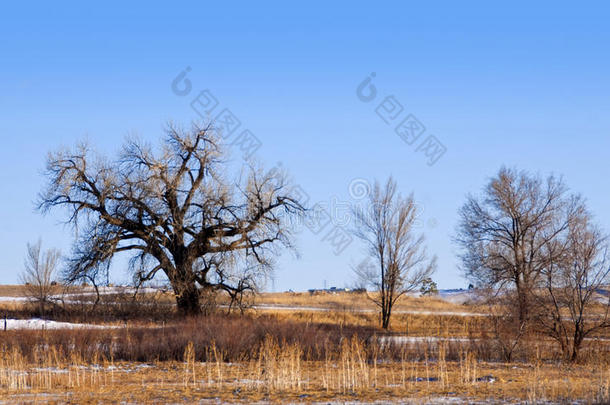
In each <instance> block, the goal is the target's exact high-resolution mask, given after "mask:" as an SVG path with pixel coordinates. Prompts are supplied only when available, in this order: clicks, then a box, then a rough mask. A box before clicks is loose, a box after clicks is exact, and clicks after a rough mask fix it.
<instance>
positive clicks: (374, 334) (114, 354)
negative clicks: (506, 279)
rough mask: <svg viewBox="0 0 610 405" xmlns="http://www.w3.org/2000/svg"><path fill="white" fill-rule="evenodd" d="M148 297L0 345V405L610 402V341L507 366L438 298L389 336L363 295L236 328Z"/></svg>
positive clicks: (406, 307)
mask: <svg viewBox="0 0 610 405" xmlns="http://www.w3.org/2000/svg"><path fill="white" fill-rule="evenodd" d="M87 292H88V290H86V291H85V290H82V289H80V290H79V288H74V289H73V290H72V291H70V294H72V295H73V296H77V295H78V294H83V293H87ZM22 295H23V292H22V291H21V290H20V288H19V287H18V286H12V287H9V286H2V287H0V296H3V297H20V296H22ZM144 295H147V294H144ZM148 295H149V296H148V298H146V297H144V298H141V299H140V300H139V301H136V302H133V303H132V304H131V306H130V307H127V306H124V305H126V304H124V303H122V301H121V300H124V299H126V298H125V297H124V296H123V295H121V294H106V295H105V296H104V297H103V301H102V302H101V303H100V304H99V305H100V311H109V310H110V309H111V307H120V308H122V309H121V311H124V312H120V311H119V310H118V309H116V310H115V311H116V312H115V313H113V314H115V315H112V316H106V317H103V316H100V315H99V314H96V313H95V311H93V310H92V309H91V305H90V304H87V305H88V306H84V305H80V306H79V304H74V303H72V304H69V305H68V304H67V305H68V307H69V309H70V311H69V312H65V313H64V312H62V311H59V310H58V311H55V312H53V313H51V314H49V316H48V318H54V319H57V320H61V321H64V322H85V323H87V324H95V325H97V326H98V328H95V329H94V328H86V327H79V328H74V329H64V328H59V329H53V328H51V327H50V328H48V329H42V330H40V329H37V330H23V329H14V330H6V331H0V398H1V400H0V403H106V402H117V403H119V402H122V403H197V402H200V403H217V402H219V401H220V402H230V403H252V402H259V403H266V402H277V403H285V402H292V403H308V402H314V403H316V402H319V403H329V402H330V403H342V402H350V403H354V402H356V403H359V402H360V403H370V402H375V401H390V402H396V401H399V402H407V403H409V402H411V403H445V402H447V401H454V402H455V403H461V402H463V403H472V402H473V401H480V403H498V402H503V403H514V402H523V401H527V402H528V403H537V402H540V403H544V402H548V403H564V402H566V401H569V402H574V401H577V402H579V403H608V402H609V401H610V361H609V360H610V356H609V353H610V350H609V349H610V346H609V345H608V341H607V339H608V338H610V336H605V335H600V336H598V337H597V338H596V339H593V340H589V341H587V343H586V345H585V346H586V347H585V348H584V350H583V353H582V356H581V360H580V361H579V362H578V363H576V364H568V363H564V362H562V361H561V356H560V352H559V348H558V347H557V345H556V344H555V343H554V342H553V341H551V340H549V339H548V338H545V337H543V336H542V335H536V334H532V335H531V336H529V337H528V339H527V340H525V341H524V344H523V345H522V347H521V348H520V349H519V351H518V352H517V354H516V356H515V358H514V360H513V362H511V363H505V362H504V361H503V360H502V358H501V356H500V354H499V352H498V347H497V345H496V343H495V342H494V339H493V338H492V336H491V335H490V333H489V330H490V325H489V319H488V318H489V317H487V316H484V315H485V314H484V308H480V307H476V306H473V305H469V304H454V303H450V302H446V301H443V300H441V299H438V298H416V297H406V298H405V299H404V300H402V302H400V304H399V305H398V306H397V308H396V312H395V315H394V318H393V320H392V324H391V329H390V331H388V332H386V331H383V330H381V329H380V328H379V327H378V325H379V319H378V315H377V313H376V312H375V307H374V306H373V304H372V303H371V301H370V300H368V299H367V298H366V296H365V295H364V294H362V293H360V294H356V293H335V294H329V293H318V294H313V295H312V294H309V293H277V294H262V295H260V296H258V297H257V298H256V300H255V302H254V307H253V308H251V309H249V310H247V311H246V312H245V314H243V315H239V314H232V315H227V314H226V307H224V306H223V305H224V304H226V300H225V299H224V298H222V297H220V298H219V299H218V300H217V302H218V303H219V304H220V306H219V308H218V310H217V312H216V313H213V314H210V315H206V316H201V317H197V318H189V319H180V318H179V317H177V316H176V315H175V314H174V310H173V307H172V306H171V298H172V297H171V296H170V295H169V293H160V294H151V293H149V294H148ZM151 302H154V303H156V305H155V306H151ZM111 303H113V305H111ZM79 308H80V309H83V308H85V309H84V310H83V311H84V312H79V311H78V309H79ZM0 311H2V312H4V314H5V316H7V317H8V318H11V319H14V318H28V317H32V316H33V314H32V313H31V311H32V309H31V308H30V307H29V306H28V303H27V302H26V301H24V300H17V301H15V300H13V301H11V300H10V299H6V298H3V301H0ZM116 314H118V315H116ZM0 329H2V328H1V322H0Z"/></svg>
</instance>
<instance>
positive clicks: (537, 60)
mask: <svg viewBox="0 0 610 405" xmlns="http://www.w3.org/2000/svg"><path fill="white" fill-rule="evenodd" d="M59 3H60V2H53V3H51V4H49V3H46V2H45V3H43V2H41V3H40V4H28V5H25V4H20V5H19V6H14V5H6V4H5V5H3V7H2V12H1V13H0V55H1V58H2V59H1V63H0V88H1V90H2V91H1V92H0V136H1V137H2V138H1V139H2V144H1V145H2V147H1V148H0V169H1V170H0V190H1V191H2V200H1V202H0V207H1V210H0V215H1V218H2V220H1V223H0V253H1V254H2V258H1V260H0V282H2V283H13V282H16V281H17V279H18V277H17V274H18V273H19V271H20V270H21V269H22V266H23V256H24V253H25V245H26V242H27V241H34V240H36V239H37V238H39V237H40V238H42V239H43V240H44V242H45V244H46V246H55V247H58V248H61V249H63V250H64V252H66V253H67V252H68V248H69V245H70V241H71V239H72V234H71V232H70V230H69V229H66V228H64V227H62V226H61V225H58V221H59V220H60V219H61V218H60V216H58V215H57V216H54V215H50V216H47V217H42V216H41V215H40V214H38V213H36V212H35V211H34V206H33V201H34V199H35V198H36V193H37V192H38V191H39V190H40V188H41V185H42V183H43V179H42V177H41V171H42V168H43V164H44V158H45V155H46V153H47V152H48V151H49V150H52V149H55V148H57V147H58V146H60V145H71V144H73V143H74V142H75V141H77V140H79V139H83V138H84V137H88V139H89V140H90V141H91V142H92V143H93V144H95V145H97V146H98V147H99V148H100V149H101V150H104V151H107V152H108V153H112V152H113V151H115V150H116V149H117V148H118V146H119V145H120V144H121V142H122V140H123V138H124V137H125V136H126V135H127V134H129V133H137V134H140V135H141V136H142V137H145V138H147V139H150V140H153V141H154V140H157V139H159V137H160V136H161V128H162V126H163V124H164V123H165V122H166V121H167V120H170V119H172V120H176V121H178V122H189V121H190V120H192V119H194V118H196V115H195V114H194V112H193V111H192V110H191V108H190V106H189V103H190V101H191V99H192V98H193V97H194V96H196V93H198V92H199V91H201V90H203V89H206V88H207V89H210V90H211V91H212V92H213V93H214V95H215V96H216V97H217V98H218V100H219V101H220V104H221V106H223V107H227V108H230V109H231V110H232V111H233V112H234V113H235V115H236V116H238V117H239V119H240V120H241V122H242V125H243V127H244V128H249V129H250V130H251V131H252V132H253V133H254V134H255V135H256V136H257V137H258V138H259V139H260V140H261V141H262V143H263V146H262V147H261V148H260V150H259V151H258V156H259V157H260V159H261V160H262V161H263V162H265V163H266V164H267V165H269V166H272V165H274V164H276V163H277V162H282V163H283V164H284V166H285V167H287V168H288V169H289V170H290V171H291V173H292V175H293V176H294V178H295V179H296V181H297V182H298V183H299V184H300V185H302V187H303V188H304V189H305V190H307V192H308V193H309V194H310V197H311V200H312V201H327V202H329V201H331V200H332V199H333V198H337V199H338V200H340V201H349V199H350V197H349V194H348V186H349V184H350V182H351V181H352V179H354V178H364V179H369V180H372V179H374V178H379V179H385V178H386V177H387V176H388V175H390V174H392V175H394V176H395V178H396V179H397V181H398V183H399V186H400V189H401V190H402V191H403V192H404V193H408V192H410V191H414V192H415V196H416V198H417V200H418V201H420V203H421V205H422V206H423V207H424V213H423V216H422V223H423V228H422V230H424V231H425V233H426V235H427V239H428V246H429V250H430V252H431V253H434V254H436V255H438V257H439V269H438V272H437V274H436V276H435V279H436V280H437V281H438V283H439V285H440V287H443V288H451V287H462V286H465V285H466V282H465V281H464V280H463V279H462V278H461V277H460V274H459V272H458V270H457V268H456V265H457V259H456V257H455V248H454V246H453V245H452V243H451V235H452V234H453V232H454V229H455V224H456V217H457V215H456V211H457V209H458V208H459V206H460V205H461V204H462V203H463V201H464V197H465V195H466V193H468V192H476V191H478V190H480V189H481V187H482V186H483V184H484V183H485V182H486V181H487V179H488V178H489V177H490V176H491V175H493V174H494V173H495V172H496V171H497V170H498V168H499V167H500V166H501V165H502V164H506V165H509V166H517V167H519V168H524V169H528V170H532V171H539V172H541V173H543V174H545V173H549V172H555V173H559V174H563V175H564V176H565V179H566V181H567V183H568V184H569V185H570V186H571V188H572V189H573V190H575V191H578V192H581V193H583V194H584V195H585V196H586V197H587V199H588V201H589V205H590V207H591V209H592V210H593V212H594V213H595V214H596V216H597V219H598V221H599V222H600V224H601V225H602V226H603V227H604V228H605V229H606V230H610V212H609V211H608V197H609V196H610V192H609V191H608V183H609V181H608V177H609V175H610V169H609V168H608V159H607V156H608V151H609V150H610V140H609V137H608V134H609V132H610V114H609V112H610V111H609V107H610V97H609V94H610V92H609V90H610V79H609V73H608V72H610V24H608V21H610V8H609V7H608V6H606V5H604V3H602V2H600V3H578V5H576V4H575V3H560V2H545V3H543V2H536V4H535V5H534V4H533V2H521V3H517V2H510V3H509V2H507V3H506V5H504V6H500V5H497V3H496V2H493V3H494V4H493V5H492V4H491V2H459V3H457V2H411V3H407V2H396V3H383V2H369V3H357V2H351V1H350V2H345V3H338V2H328V1H325V2H302V3H300V5H299V6H296V5H295V3H292V2H278V3H269V2H243V3H239V2H231V3H226V2H210V3H206V4H204V3H203V2H193V3H182V4H179V3H172V4H171V5H168V6H158V5H156V4H154V2H142V3H140V4H135V3H131V2H129V4H128V3H127V2H117V3H113V2H104V3H102V4H101V5H98V6H90V5H88V4H87V5H85V4H84V3H82V2H79V3H76V2H75V3H72V4H70V3H67V2H61V5H60V4H59ZM289 4H290V6H288V5H289ZM187 66H190V68H191V72H190V73H189V76H188V78H189V80H190V81H191V83H192V88H193V90H192V92H191V94H190V95H188V96H184V97H179V96H177V95H175V94H174V93H173V92H172V90H171V83H172V80H173V79H174V78H175V77H176V76H177V75H178V74H179V73H180V72H181V71H182V70H183V69H185V68H186V67H187ZM371 72H375V74H376V77H375V79H374V82H373V83H374V85H375V86H376V88H377V90H378V96H377V99H376V100H374V101H373V102H371V103H363V102H361V101H360V100H359V99H358V98H357V97H356V87H357V86H358V84H359V83H360V82H361V81H362V80H363V79H364V78H365V77H366V76H367V75H369V74H370V73H371ZM388 95H394V96H395V99H396V100H398V101H399V102H400V103H401V104H402V105H403V106H404V114H407V113H412V114H414V115H415V116H416V117H417V118H418V119H419V120H420V121H421V122H422V123H423V124H424V125H425V127H426V128H427V132H426V136H427V134H434V135H435V136H436V137H437V138H438V139H439V140H440V141H441V142H442V143H443V144H444V145H445V147H446V148H447V152H446V153H445V155H444V156H442V157H441V159H440V160H439V161H438V162H437V163H436V164H435V165H433V166H431V167H430V166H428V165H427V164H426V158H425V156H424V155H423V154H422V153H421V152H415V147H414V146H409V145H407V144H406V143H405V142H403V141H402V140H401V139H400V138H399V137H398V136H397V135H396V134H394V132H393V130H392V127H391V126H389V125H386V124H385V123H384V122H383V121H382V120H381V119H380V118H379V116H378V115H376V113H375V107H376V105H377V104H378V103H379V101H381V100H382V99H383V97H385V96H388ZM401 117H402V116H401ZM422 139H423V138H422ZM320 239H321V237H320V236H319V235H313V234H312V233H311V232H308V231H305V232H303V233H302V234H301V235H300V236H299V238H298V240H297V243H298V246H299V249H300V252H301V258H300V259H298V260H297V259H294V258H293V257H292V256H291V255H284V256H282V258H281V260H280V263H279V266H278V269H277V274H276V283H275V288H276V289H277V290H285V289H289V288H292V289H295V290H303V289H307V288H313V287H322V286H323V283H324V280H327V283H328V285H329V286H330V285H337V286H343V285H345V284H349V283H350V282H351V278H352V277H351V274H350V267H349V265H350V263H355V262H357V261H359V260H360V259H361V257H362V254H361V251H360V249H359V246H358V245H357V243H354V244H352V245H351V246H350V247H348V248H347V249H346V250H345V251H344V252H343V253H342V254H340V255H338V256H336V255H334V254H333V251H332V248H331V247H330V246H329V244H328V243H325V242H323V241H321V240H320ZM121 267H122V266H121V265H120V262H118V264H117V266H115V268H114V269H113V272H114V273H113V277H114V278H115V279H116V280H124V279H126V277H125V276H124V272H123V271H122V269H121ZM270 287H271V286H270Z"/></svg>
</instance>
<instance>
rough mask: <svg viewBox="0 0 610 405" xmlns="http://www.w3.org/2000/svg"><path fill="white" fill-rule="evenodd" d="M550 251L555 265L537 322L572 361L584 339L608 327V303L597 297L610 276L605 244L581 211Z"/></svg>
mask: <svg viewBox="0 0 610 405" xmlns="http://www.w3.org/2000/svg"><path fill="white" fill-rule="evenodd" d="M551 250H552V253H553V255H554V258H555V260H554V261H553V262H552V263H551V264H550V265H549V266H548V268H546V269H545V270H544V278H543V280H544V288H542V289H540V290H539V291H537V294H536V298H537V304H538V305H537V306H536V317H535V319H536V321H537V324H538V325H539V326H540V327H541V328H542V330H543V331H544V332H546V333H547V334H548V335H549V336H550V337H552V338H553V339H555V340H556V341H557V342H558V343H559V345H560V347H561V350H562V353H563V355H564V358H565V359H566V360H570V361H576V360H577V358H578V353H579V350H580V347H581V345H582V343H583V341H584V339H585V338H586V337H587V336H590V335H591V334H593V333H594V332H596V331H599V330H601V329H605V328H609V327H610V319H609V318H608V311H609V309H610V298H602V300H600V298H601V297H600V296H599V295H598V292H599V291H600V290H601V288H602V287H603V286H604V285H605V284H606V283H607V282H608V275H609V273H610V260H609V259H610V258H609V257H608V240H607V237H606V236H605V235H603V234H602V232H601V231H600V229H599V228H598V227H597V226H595V225H593V224H592V220H591V216H590V214H589V213H588V212H586V211H584V210H583V211H582V212H581V213H580V215H579V216H578V217H576V218H575V219H574V220H573V221H572V222H571V223H570V227H569V232H568V234H567V235H566V238H565V239H564V240H561V241H558V242H557V243H555V244H554V246H553V247H552V249H551Z"/></svg>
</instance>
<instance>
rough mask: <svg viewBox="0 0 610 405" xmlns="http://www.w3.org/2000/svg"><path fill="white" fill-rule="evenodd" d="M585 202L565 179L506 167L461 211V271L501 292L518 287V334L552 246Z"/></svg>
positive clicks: (548, 259) (470, 199)
mask: <svg viewBox="0 0 610 405" xmlns="http://www.w3.org/2000/svg"><path fill="white" fill-rule="evenodd" d="M581 204H582V202H581V199H580V198H579V197H578V196H574V195H569V194H568V191H567V188H566V187H565V186H564V184H563V182H562V181H561V179H557V178H555V177H554V176H549V177H548V178H547V179H546V180H542V179H541V178H540V177H538V176H532V175H530V174H528V173H526V172H518V171H516V170H513V169H507V168H502V169H500V171H499V173H498V175H497V176H496V177H494V178H492V179H491V181H490V182H489V184H488V185H487V186H486V187H485V189H484V192H483V195H482V196H481V197H480V198H477V197H474V196H472V195H471V196H469V197H468V199H467V201H466V203H465V204H464V206H463V207H462V208H461V210H460V223H459V226H458V233H457V237H456V241H457V243H458V244H459V245H460V246H461V248H462V255H461V258H462V263H463V266H462V267H463V270H464V272H465V274H466V276H467V277H468V278H469V279H470V280H472V281H474V282H475V283H476V284H478V285H479V286H482V287H489V288H493V289H495V291H496V292H498V293H499V294H507V293H509V292H510V295H511V296H512V295H513V294H512V292H511V291H510V289H514V292H515V294H514V296H515V298H516V302H515V303H513V305H515V306H516V308H517V316H518V321H519V322H518V325H519V326H518V329H519V330H520V331H521V332H520V333H519V336H521V335H522V332H523V330H524V329H525V327H526V325H527V321H528V319H529V308H530V301H531V295H532V291H533V290H534V289H535V288H537V287H538V286H539V285H540V277H541V274H542V272H543V270H544V269H545V268H547V267H548V266H549V264H550V263H551V261H552V259H553V258H552V256H551V255H549V249H548V248H549V245H550V244H551V243H553V241H555V240H556V239H557V238H559V237H560V235H561V234H563V233H565V232H566V231H567V229H568V224H569V223H570V221H571V220H572V219H573V218H574V215H575V214H576V213H577V212H578V211H579V209H580V206H581Z"/></svg>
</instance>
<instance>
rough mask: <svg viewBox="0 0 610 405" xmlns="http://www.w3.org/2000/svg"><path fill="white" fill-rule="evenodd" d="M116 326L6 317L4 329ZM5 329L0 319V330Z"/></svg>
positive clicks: (3, 321)
mask: <svg viewBox="0 0 610 405" xmlns="http://www.w3.org/2000/svg"><path fill="white" fill-rule="evenodd" d="M106 328H116V326H112V325H93V324H87V323H70V322H57V321H49V320H46V319H38V318H33V319H6V329H7V330H13V329H106ZM4 329H5V320H4V319H0V330H4Z"/></svg>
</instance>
